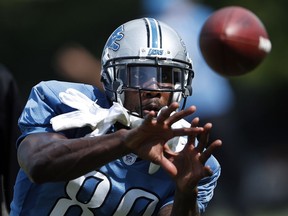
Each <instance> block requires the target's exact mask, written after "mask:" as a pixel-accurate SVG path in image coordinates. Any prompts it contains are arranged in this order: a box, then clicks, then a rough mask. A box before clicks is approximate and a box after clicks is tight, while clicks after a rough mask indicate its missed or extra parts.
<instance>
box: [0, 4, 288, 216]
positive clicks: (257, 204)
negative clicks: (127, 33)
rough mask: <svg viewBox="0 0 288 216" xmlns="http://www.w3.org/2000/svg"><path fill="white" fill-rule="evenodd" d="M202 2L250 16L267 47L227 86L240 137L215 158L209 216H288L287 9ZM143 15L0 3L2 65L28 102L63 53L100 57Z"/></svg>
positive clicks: (126, 9) (113, 8) (135, 7)
mask: <svg viewBox="0 0 288 216" xmlns="http://www.w3.org/2000/svg"><path fill="white" fill-rule="evenodd" d="M155 1H157V0H155ZM199 2H202V3H206V4H208V5H210V6H212V7H213V8H215V9H218V8H221V7H224V6H229V5H239V6H243V7H246V8H248V9H250V10H251V11H253V12H254V13H255V14H256V15H257V16H258V17H259V18H260V19H261V20H262V22H263V23H264V25H265V26H266V29H267V31H268V34H269V36H270V40H271V42H272V51H271V53H270V54H269V55H268V57H267V58H266V59H265V60H264V61H263V63H262V64H261V65H260V66H259V67H258V68H256V69H255V70H254V71H253V72H251V73H249V74H247V75H243V76H240V77H234V78H227V79H229V81H230V82H231V84H232V86H233V89H234V91H235V95H236V106H235V109H234V110H233V113H232V115H233V119H235V125H231V127H236V128H237V129H238V130H239V136H238V137H235V138H234V139H235V143H236V145H237V148H236V149H237V151H233V152H232V153H231V154H230V157H228V158H229V159H231V160H227V157H225V155H227V153H228V154H229V148H227V147H225V146H223V152H226V154H225V155H222V154H221V153H219V157H220V158H219V161H220V162H221V164H222V166H223V177H222V178H221V179H220V180H219V186H218V187H217V190H216V194H215V199H213V201H212V203H211V205H212V207H211V209H209V208H208V212H207V215H213V216H214V215H217V214H219V215H225V214H226V215H237V214H239V215H257V214H258V213H259V212H260V213H259V215H265V214H267V215H287V211H286V208H287V201H288V186H287V182H288V181H287V180H288V169H287V168H286V167H287V165H288V162H287V161H288V159H287V156H288V151H287V148H288V146H287V145H288V141H287V138H288V136H287V129H288V126H287V124H286V122H287V120H288V117H287V114H288V111H287V108H286V107H285V105H284V104H287V96H288V53H287V52H288V43H287V37H288V32H287V31H288V28H287V8H288V7H287V6H288V3H287V1H284V0H277V1H262V0H261V1H260V0H253V1H251V0H241V1H240V0H221V1H207V0H205V1H199ZM141 13H142V11H141V4H140V1H137V0H124V1H119V0H107V1H96V0H82V1H75V0H0V62H1V63H2V64H4V65H5V66H6V67H7V68H8V69H9V70H10V71H11V72H12V74H13V75H14V77H15V79H16V81H17V83H18V86H19V89H20V92H21V95H22V98H23V101H26V99H27V97H28V94H29V92H30V89H31V87H32V86H33V85H35V84H37V83H38V82H39V81H42V80H50V79H61V78H60V77H59V76H58V75H57V73H56V72H55V71H54V69H53V67H52V61H53V55H54V54H55V52H56V50H57V49H58V48H59V47H60V46H62V45H63V44H65V43H67V42H77V43H80V44H82V45H83V46H85V47H86V48H87V49H88V50H89V51H90V52H92V53H93V54H94V55H95V56H96V57H100V56H101V52H102V48H103V46H104V44H105V42H106V39H107V38H108V37H109V35H110V34H111V33H112V31H113V30H114V29H115V28H116V27H118V26H119V25H120V24H122V23H123V22H126V21H128V20H130V19H134V18H138V17H141ZM286 58H287V59H286ZM223 121H225V119H224V120H223ZM215 127H217V125H216V126H215ZM228 133H229V132H228ZM235 143H234V145H235ZM225 145H229V143H225ZM234 163H235V164H236V163H237V165H238V166H235V170H234V173H233V172H232V173H231V172H225V171H226V168H228V166H230V167H229V169H230V170H233V166H234ZM239 167H240V169H239ZM234 174H235V175H234ZM236 180H239V182H238V181H237V184H235V185H234V181H236ZM228 185H229V186H228ZM231 185H232V186H231ZM227 188H229V191H228V192H227Z"/></svg>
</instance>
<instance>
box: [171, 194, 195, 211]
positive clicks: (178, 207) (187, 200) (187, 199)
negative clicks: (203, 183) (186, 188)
mask: <svg viewBox="0 0 288 216" xmlns="http://www.w3.org/2000/svg"><path fill="white" fill-rule="evenodd" d="M177 215H181V216H200V213H199V209H198V204H197V189H195V190H194V191H193V192H192V193H182V192H180V191H179V190H176V192H175V198H174V204H173V208H172V212H171V216H177Z"/></svg>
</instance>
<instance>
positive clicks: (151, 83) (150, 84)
mask: <svg viewBox="0 0 288 216" xmlns="http://www.w3.org/2000/svg"><path fill="white" fill-rule="evenodd" d="M143 88H144V89H147V91H143V96H144V97H146V98H153V97H159V98H160V97H161V92H159V91H157V90H159V89H160V88H159V84H158V82H157V81H156V79H155V78H151V79H150V80H148V81H147V82H145V83H144V84H143ZM153 90H155V91H153Z"/></svg>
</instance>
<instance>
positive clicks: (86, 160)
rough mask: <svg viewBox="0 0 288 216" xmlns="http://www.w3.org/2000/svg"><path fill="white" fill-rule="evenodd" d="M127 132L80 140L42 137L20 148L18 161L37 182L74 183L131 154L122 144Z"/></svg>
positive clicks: (23, 144)
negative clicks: (76, 179)
mask: <svg viewBox="0 0 288 216" xmlns="http://www.w3.org/2000/svg"><path fill="white" fill-rule="evenodd" d="M126 132H127V131H125V130H121V131H117V132H116V133H113V134H108V135H104V136H99V137H83V138H79V139H66V138H59V137H57V138H51V135H50V136H48V135H47V134H46V133H43V134H42V135H40V134H39V136H37V137H32V139H31V137H30V138H28V140H27V141H25V140H24V142H26V143H22V144H21V145H20V147H19V148H20V149H19V162H20V164H21V166H22V168H23V169H24V170H25V171H26V172H27V174H28V175H29V177H30V179H31V180H32V181H34V182H36V183H44V182H49V181H65V180H71V179H74V178H76V177H79V176H81V175H83V174H85V173H88V172H90V171H93V170H95V169H97V168H98V167H100V166H102V165H104V164H106V163H108V162H110V161H113V160H115V159H117V158H120V157H122V156H124V155H126V154H127V153H129V150H128V149H127V148H126V147H125V145H124V144H123V135H124V133H126ZM30 136H31V135H30ZM32 136H34V135H32ZM35 139H36V140H35ZM37 139H38V140H37ZM49 139H50V140H49ZM44 140H46V141H44ZM47 140H48V141H47ZM40 142H42V143H41V144H40V145H39V143H40ZM32 143H34V144H35V143H37V144H36V145H34V144H32ZM29 145H30V147H29ZM33 145H34V146H35V147H31V146H33ZM36 146H37V147H36Z"/></svg>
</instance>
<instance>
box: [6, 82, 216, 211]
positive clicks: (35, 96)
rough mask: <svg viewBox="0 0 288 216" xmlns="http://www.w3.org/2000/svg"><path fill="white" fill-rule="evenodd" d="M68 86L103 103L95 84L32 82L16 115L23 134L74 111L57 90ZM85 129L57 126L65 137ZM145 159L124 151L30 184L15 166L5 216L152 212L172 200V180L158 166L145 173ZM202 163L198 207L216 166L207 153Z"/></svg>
mask: <svg viewBox="0 0 288 216" xmlns="http://www.w3.org/2000/svg"><path fill="white" fill-rule="evenodd" d="M68 88H74V89H76V90H78V91H80V92H82V93H83V94H85V95H86V96H87V97H89V98H90V99H91V100H92V101H96V103H97V104H98V105H99V106H101V107H103V108H109V106H110V105H109V104H110V103H109V101H108V100H107V99H106V96H105V95H104V94H103V93H102V92H100V91H99V90H98V89H97V88H95V87H93V86H90V85H85V84H78V83H68V82H60V81H47V82H41V83H39V84H38V85H36V86H35V87H33V89H32V91H31V93H30V96H29V99H28V102H27V104H26V106H25V108H24V110H23V113H22V114H21V116H20V118H19V127H20V129H21V131H22V135H21V136H20V137H19V139H18V144H19V143H20V142H21V140H23V138H24V137H25V136H27V135H29V134H31V133H39V132H55V131H53V129H52V126H51V124H50V119H51V118H52V117H54V116H57V115H59V114H63V113H67V112H70V111H74V110H73V108H71V107H69V106H67V105H65V104H62V103H61V101H60V100H59V97H58V95H59V93H60V92H63V91H66V89H68ZM88 132H89V128H88V129H87V128H75V129H69V130H65V131H61V133H62V134H64V135H65V136H67V137H68V138H74V137H81V136H85V135H86V134H87V133H88ZM149 165H150V161H145V160H142V159H140V158H137V155H135V154H128V155H126V156H124V157H122V158H119V159H117V160H115V161H112V162H110V163H108V164H106V165H104V166H102V167H100V168H99V169H97V170H95V171H92V172H90V173H87V174H86V175H83V176H80V177H78V178H76V179H73V180H70V181H68V182H49V183H43V184H34V183H32V182H31V181H30V180H29V179H28V177H27V175H26V174H25V172H24V171H23V170H22V169H21V170H20V171H19V173H18V176H17V180H16V184H15V189H14V199H13V202H12V203H11V214H10V215H11V216H14V215H25V216H29V215H31V216H34V215H55V216H60V215H73V216H74V215H88V216H90V215H111V216H112V215H113V216H118V215H119V216H120V215H121V216H125V215H157V212H158V211H159V209H160V208H161V207H163V206H165V205H167V204H169V203H172V202H173V197H174V191H175V184H174V182H173V180H172V179H171V178H170V176H169V175H168V174H167V173H166V172H165V171H164V170H163V169H161V168H160V169H159V170H158V171H157V172H155V173H154V174H149V173H148V169H149ZM207 165H209V166H210V167H211V169H212V170H213V175H212V176H211V177H207V178H204V179H202V180H201V181H200V182H199V185H198V190H199V193H198V199H197V201H198V205H199V208H200V210H201V211H202V212H203V211H204V210H205V208H206V206H207V204H208V202H209V201H210V199H211V198H212V196H213V192H214V188H215V187H216V183H217V179H218V177H219V175H220V165H219V163H218V162H217V160H216V159H215V158H214V157H213V156H211V157H210V159H209V160H208V161H207Z"/></svg>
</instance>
